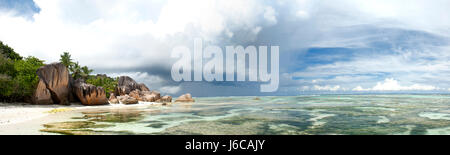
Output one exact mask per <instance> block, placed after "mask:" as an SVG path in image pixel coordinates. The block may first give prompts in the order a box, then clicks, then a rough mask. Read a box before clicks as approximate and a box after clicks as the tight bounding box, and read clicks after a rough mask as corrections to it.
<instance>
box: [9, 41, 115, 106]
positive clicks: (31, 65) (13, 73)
mask: <svg viewBox="0 0 450 155" xmlns="http://www.w3.org/2000/svg"><path fill="white" fill-rule="evenodd" d="M60 56H61V58H60V59H59V60H60V62H61V63H62V64H64V65H65V66H66V67H67V68H68V70H69V72H70V74H71V76H72V77H73V78H74V79H75V80H76V79H80V78H82V79H83V80H84V81H86V83H89V84H92V85H95V86H101V87H103V88H104V89H105V91H106V96H107V97H109V94H110V93H111V92H113V91H114V88H115V87H116V86H117V81H118V79H117V78H110V77H107V76H106V75H104V76H93V75H90V74H91V73H92V72H93V71H94V70H92V69H90V68H89V67H87V66H81V65H80V64H79V63H78V62H73V59H72V58H71V55H70V53H69V52H63V54H61V55H60ZM43 65H45V64H44V61H43V60H39V59H38V58H36V57H33V56H29V57H26V58H24V57H22V56H20V55H19V54H18V53H16V52H15V51H14V49H13V48H11V47H9V46H8V45H6V44H3V42H1V41H0V102H2V101H3V102H29V101H30V99H31V96H32V95H33V93H34V91H35V90H36V87H37V84H38V82H39V78H38V76H37V74H36V71H37V69H38V68H39V67H41V66H43Z"/></svg>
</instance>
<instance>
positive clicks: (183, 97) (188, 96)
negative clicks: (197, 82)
mask: <svg viewBox="0 0 450 155" xmlns="http://www.w3.org/2000/svg"><path fill="white" fill-rule="evenodd" d="M175 102H195V100H194V99H192V96H191V94H189V93H187V94H184V95H181V96H180V97H178V98H177V99H176V100H175Z"/></svg>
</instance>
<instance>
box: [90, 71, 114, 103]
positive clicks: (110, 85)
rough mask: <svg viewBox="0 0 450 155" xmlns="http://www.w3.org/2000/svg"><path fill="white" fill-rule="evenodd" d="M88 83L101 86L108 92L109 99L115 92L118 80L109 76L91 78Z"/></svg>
mask: <svg viewBox="0 0 450 155" xmlns="http://www.w3.org/2000/svg"><path fill="white" fill-rule="evenodd" d="M86 83H89V84H92V85H95V86H101V87H103V89H105V91H106V97H108V98H109V94H110V93H112V92H114V88H116V86H117V83H118V78H111V77H107V76H89V77H88V79H87V80H86Z"/></svg>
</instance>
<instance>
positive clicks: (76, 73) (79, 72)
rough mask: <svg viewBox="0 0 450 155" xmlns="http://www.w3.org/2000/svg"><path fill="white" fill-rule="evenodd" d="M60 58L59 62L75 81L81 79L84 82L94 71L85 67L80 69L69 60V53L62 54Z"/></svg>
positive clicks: (78, 65)
mask: <svg viewBox="0 0 450 155" xmlns="http://www.w3.org/2000/svg"><path fill="white" fill-rule="evenodd" d="M60 56H61V58H60V59H59V61H60V62H61V63H62V64H63V65H64V66H66V67H67V68H68V69H69V71H70V73H71V75H72V77H73V78H74V79H75V80H76V79H79V78H82V79H84V80H85V81H86V80H87V79H88V78H89V74H91V73H92V72H93V71H94V70H92V69H89V68H88V67H87V66H83V67H81V66H80V64H79V63H78V62H76V63H75V62H73V61H72V58H71V57H72V55H70V54H69V52H64V53H63V54H61V55H60Z"/></svg>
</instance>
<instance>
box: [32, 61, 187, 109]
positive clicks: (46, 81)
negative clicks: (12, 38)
mask: <svg viewBox="0 0 450 155" xmlns="http://www.w3.org/2000/svg"><path fill="white" fill-rule="evenodd" d="M37 75H38V77H39V83H38V85H37V88H36V91H35V93H34V94H33V96H32V103H33V104H63V105H68V104H70V102H77V101H79V102H81V104H83V105H104V104H109V103H111V104H118V103H122V104H136V103H139V101H143V102H160V103H163V104H169V103H172V97H171V96H162V97H161V94H160V93H159V92H158V91H150V89H149V88H148V87H147V86H145V84H143V83H137V82H136V81H134V80H133V79H132V78H130V77H128V76H121V77H119V79H118V85H117V87H116V88H115V90H114V92H113V93H111V94H110V98H109V99H108V98H106V92H105V90H104V89H103V88H102V87H97V86H94V85H92V84H88V83H85V81H84V80H82V79H77V80H73V79H72V77H71V76H70V74H69V71H68V70H67V67H65V66H64V65H63V64H61V63H52V64H48V65H45V66H42V67H40V68H39V69H38V70H37ZM99 76H105V77H106V75H99ZM175 102H194V99H192V96H191V94H184V95H182V96H180V97H178V98H177V100H175Z"/></svg>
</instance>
